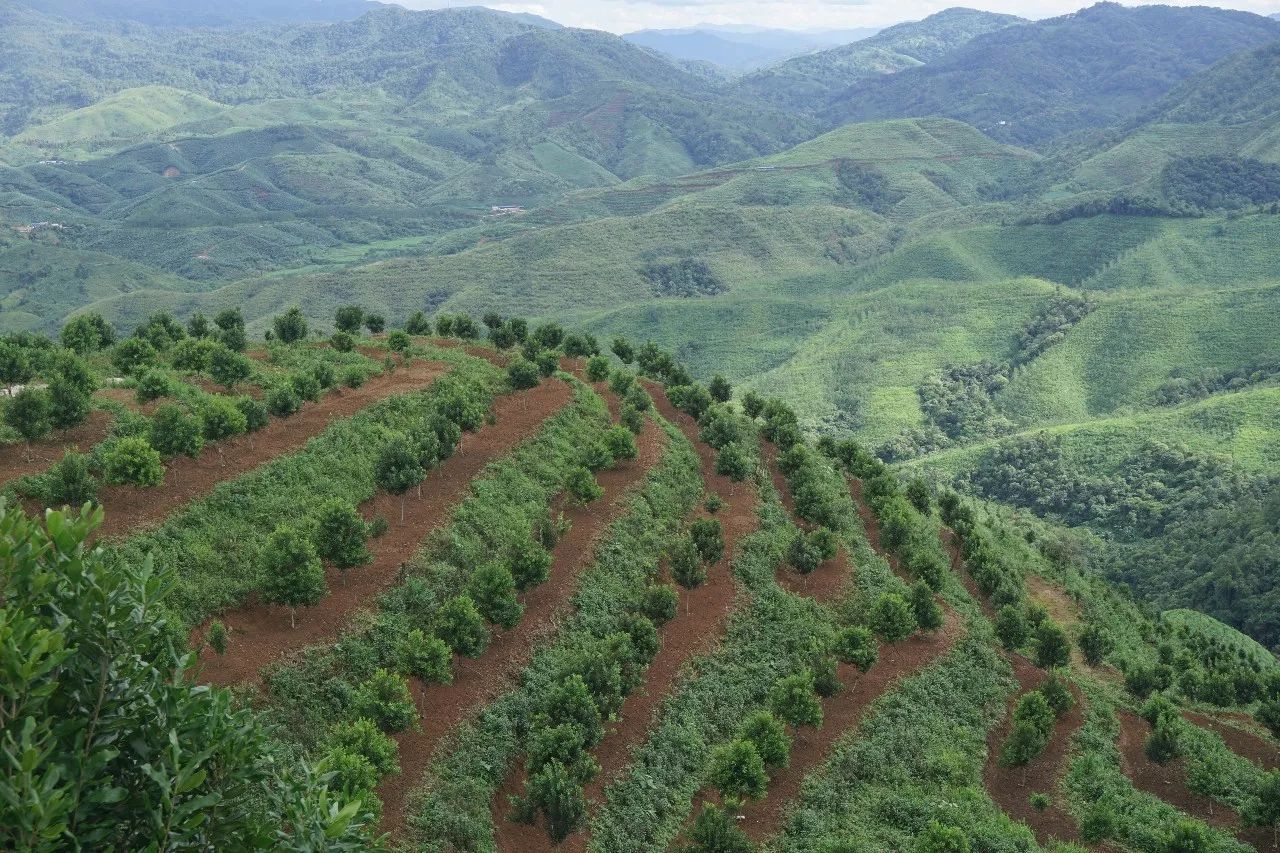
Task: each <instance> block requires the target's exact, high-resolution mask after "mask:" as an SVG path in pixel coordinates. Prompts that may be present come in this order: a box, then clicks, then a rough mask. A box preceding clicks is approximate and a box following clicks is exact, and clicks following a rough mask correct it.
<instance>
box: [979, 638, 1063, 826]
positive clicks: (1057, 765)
mask: <svg viewBox="0 0 1280 853" xmlns="http://www.w3.org/2000/svg"><path fill="white" fill-rule="evenodd" d="M1005 657H1006V659H1008V661H1009V662H1010V663H1011V664H1012V665H1013V674H1014V676H1015V677H1016V678H1017V679H1018V690H1017V692H1016V693H1014V694H1013V695H1011V696H1010V697H1009V701H1008V703H1007V704H1006V706H1005V715H1004V717H1003V719H1001V721H1000V723H999V724H998V725H996V726H995V727H994V728H992V729H991V731H990V732H988V733H987V763H986V765H985V766H984V767H983V770H982V782H983V784H984V785H985V786H986V788H987V792H988V793H990V794H991V798H992V799H993V800H995V802H996V805H998V806H999V807H1000V809H1001V810H1002V811H1003V812H1004V813H1005V814H1007V815H1009V816H1010V817H1012V818H1013V819H1014V820H1019V821H1022V822H1023V823H1025V824H1026V825H1027V826H1029V827H1031V829H1032V831H1034V832H1035V834H1036V839H1037V840H1038V841H1039V842H1040V843H1041V844H1048V843H1049V840H1050V839H1051V838H1056V839H1058V840H1059V841H1068V842H1072V843H1077V844H1078V843H1079V842H1080V829H1079V827H1077V826H1076V822H1075V819H1074V818H1072V817H1071V815H1070V813H1068V812H1067V811H1066V809H1064V808H1062V805H1061V799H1062V796H1061V794H1060V793H1059V791H1058V783H1059V781H1060V780H1061V779H1062V776H1063V774H1064V773H1066V769H1067V762H1068V760H1069V759H1070V751H1071V740H1072V738H1074V737H1075V736H1076V732H1078V731H1079V730H1080V728H1081V727H1082V726H1083V725H1084V701H1085V700H1084V695H1083V694H1082V693H1081V692H1080V689H1079V688H1077V687H1076V686H1075V685H1074V684H1073V685H1071V695H1072V697H1073V698H1074V699H1075V704H1073V705H1072V706H1071V710H1070V711H1068V712H1067V713H1066V714H1063V715H1062V717H1060V718H1059V719H1058V720H1057V721H1056V722H1055V723H1054V727H1053V734H1052V735H1050V739H1049V743H1048V744H1047V745H1046V746H1045V748H1044V752H1042V753H1040V755H1038V756H1037V757H1036V759H1035V760H1034V761H1032V762H1031V763H1030V764H1028V765H1027V767H1026V768H1025V770H1024V768H1022V767H1004V766H1001V764H1000V748H1001V746H1003V745H1004V742H1005V739H1006V738H1007V737H1008V736H1009V732H1010V731H1011V730H1012V729H1013V710H1014V708H1015V707H1016V706H1017V704H1018V700H1019V699H1021V698H1022V696H1023V694H1025V693H1028V692H1030V691H1032V690H1035V689H1037V688H1039V687H1040V685H1041V684H1043V683H1044V682H1045V679H1046V678H1048V673H1046V672H1045V671H1044V670H1042V669H1039V668H1038V667H1036V666H1034V665H1033V664H1032V663H1031V662H1030V661H1028V660H1027V659H1026V658H1024V657H1023V656H1022V655H1018V654H1006V655H1005ZM1037 793H1038V794H1048V795H1049V798H1050V801H1051V802H1050V805H1049V807H1048V808H1046V809H1045V810H1044V811H1039V810H1037V809H1036V808H1034V807H1033V806H1032V805H1031V795H1032V794H1037Z"/></svg>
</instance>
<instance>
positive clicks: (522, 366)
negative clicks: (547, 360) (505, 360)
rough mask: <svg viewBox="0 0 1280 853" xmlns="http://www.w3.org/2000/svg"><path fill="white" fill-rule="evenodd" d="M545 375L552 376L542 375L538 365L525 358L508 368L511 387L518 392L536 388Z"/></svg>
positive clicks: (517, 360) (512, 363) (514, 362)
mask: <svg viewBox="0 0 1280 853" xmlns="http://www.w3.org/2000/svg"><path fill="white" fill-rule="evenodd" d="M553 372H554V371H553ZM543 375H550V374H542V373H540V372H539V370H538V366H537V365H536V364H533V363H532V362H529V361H526V360H525V359H523V358H517V359H516V360H515V361H513V362H511V364H510V365H508V366H507V378H508V380H510V382H511V387H512V388H515V389H516V390H521V389H526V388H536V387H537V386H538V384H539V382H540V381H541V380H540V377H541V376H543Z"/></svg>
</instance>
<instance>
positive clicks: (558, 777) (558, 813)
mask: <svg viewBox="0 0 1280 853" xmlns="http://www.w3.org/2000/svg"><path fill="white" fill-rule="evenodd" d="M525 791H526V793H525V806H524V808H525V809H526V810H527V813H528V822H532V820H533V817H534V816H535V815H537V814H538V813H541V814H542V815H543V816H544V818H545V819H546V825H547V834H548V835H549V836H550V837H551V840H552V841H553V842H555V843H557V844H558V843H560V842H561V841H563V840H564V839H566V838H568V837H569V836H570V835H571V834H573V833H574V832H575V831H577V829H578V828H579V827H580V826H582V823H583V821H584V820H585V819H586V815H587V803H586V799H585V798H584V796H583V793H582V787H581V786H580V785H579V784H578V782H577V781H576V780H575V779H574V778H573V774H571V773H570V772H569V771H568V770H566V769H565V767H564V765H562V764H560V763H559V762H556V761H552V762H548V763H547V764H546V765H545V766H543V768H542V769H541V770H539V771H538V772H537V773H535V774H533V775H532V776H531V777H529V781H528V782H527V783H526V786H525Z"/></svg>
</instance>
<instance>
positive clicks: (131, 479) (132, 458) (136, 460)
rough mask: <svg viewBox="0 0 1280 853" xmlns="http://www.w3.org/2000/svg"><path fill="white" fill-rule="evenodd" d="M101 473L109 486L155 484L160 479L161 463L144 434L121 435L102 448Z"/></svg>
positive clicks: (156, 484) (162, 467) (161, 474)
mask: <svg viewBox="0 0 1280 853" xmlns="http://www.w3.org/2000/svg"><path fill="white" fill-rule="evenodd" d="M102 464H103V476H104V477H105V478H106V481H107V482H108V483H110V484H111V485H113V486H125V485H128V486H158V485H160V483H162V482H163V481H164V463H163V462H162V461H161V460H160V454H159V452H157V451H156V449H155V448H154V447H152V446H151V443H150V442H148V441H147V440H146V439H145V438H137V437H131V438H121V439H119V440H117V441H115V442H114V443H113V444H112V445H111V446H110V448H109V449H108V450H107V451H106V452H105V454H104V456H103V460H102Z"/></svg>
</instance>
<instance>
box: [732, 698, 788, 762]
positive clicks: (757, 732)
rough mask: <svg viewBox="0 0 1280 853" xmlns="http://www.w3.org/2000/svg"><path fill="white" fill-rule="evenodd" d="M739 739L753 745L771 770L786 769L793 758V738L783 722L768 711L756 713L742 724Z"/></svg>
mask: <svg viewBox="0 0 1280 853" xmlns="http://www.w3.org/2000/svg"><path fill="white" fill-rule="evenodd" d="M739 737H741V738H742V739H743V740H745V741H749V742H750V743H752V744H753V745H754V746H755V748H756V752H757V753H759V754H760V759H761V761H763V762H764V766H765V767H767V768H769V769H770V770H776V769H778V768H779V767H786V766H787V762H788V761H789V760H790V756H791V738H790V737H789V736H788V735H787V729H786V726H784V725H783V724H782V721H781V720H779V719H778V718H777V717H775V716H773V714H771V713H769V712H768V711H766V710H763V709H761V710H759V711H755V712H753V713H752V714H750V715H749V716H748V717H747V718H746V719H745V720H743V722H742V729H741V731H740V732H739Z"/></svg>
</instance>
